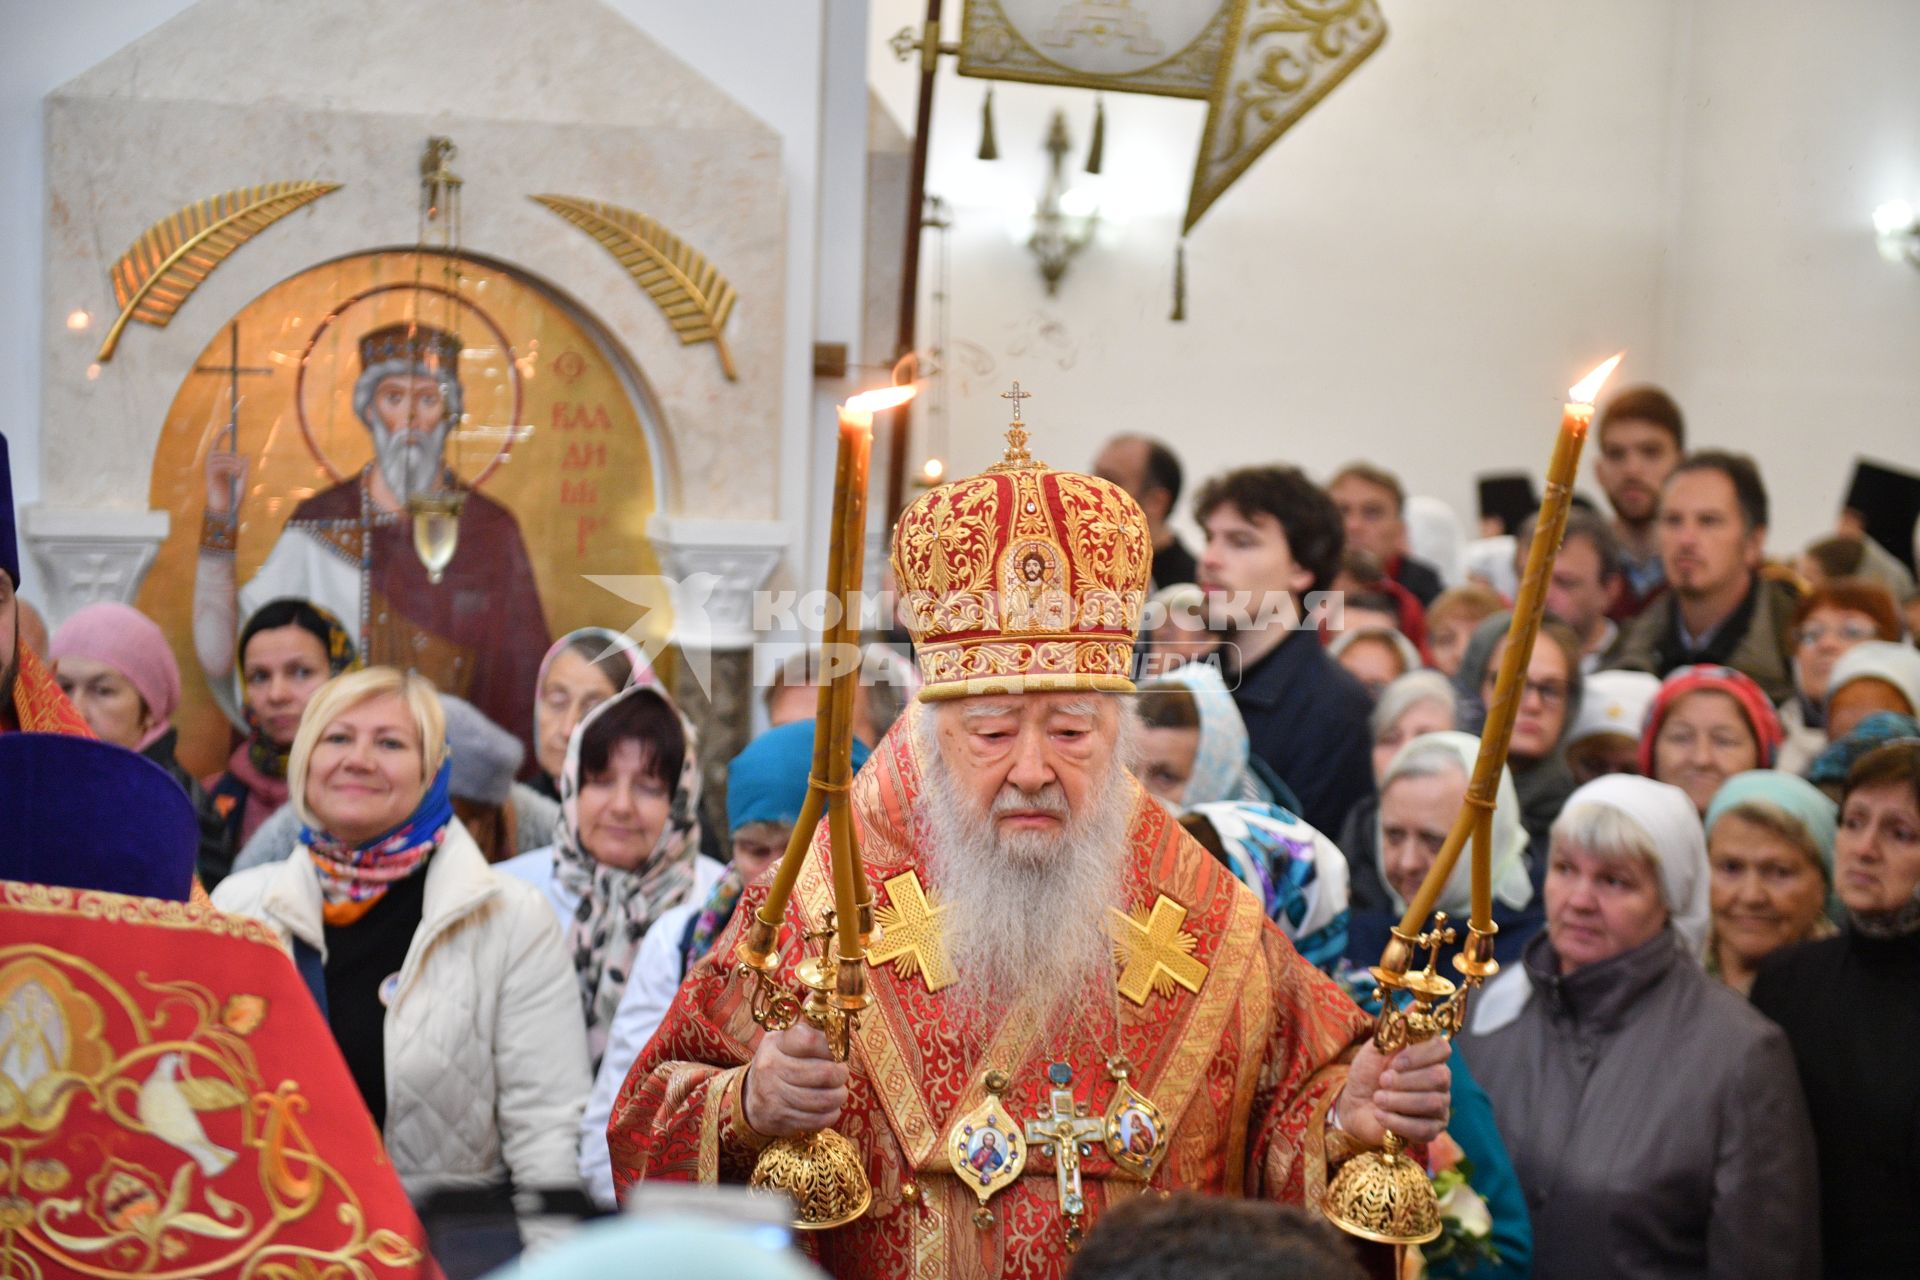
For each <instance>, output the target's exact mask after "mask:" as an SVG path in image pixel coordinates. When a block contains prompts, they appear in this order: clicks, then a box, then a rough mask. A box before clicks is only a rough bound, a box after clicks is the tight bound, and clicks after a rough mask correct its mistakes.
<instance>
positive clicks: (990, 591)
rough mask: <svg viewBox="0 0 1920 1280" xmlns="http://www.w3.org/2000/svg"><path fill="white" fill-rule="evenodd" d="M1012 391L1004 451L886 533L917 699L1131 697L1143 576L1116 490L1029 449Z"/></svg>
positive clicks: (1142, 545) (1141, 534) (1132, 506)
mask: <svg viewBox="0 0 1920 1280" xmlns="http://www.w3.org/2000/svg"><path fill="white" fill-rule="evenodd" d="M1030 394H1031V393H1029V392H1023V391H1021V390H1020V384H1019V383H1017V382H1016V383H1014V384H1013V390H1012V391H1011V392H1008V393H1007V394H1006V396H1005V398H1006V399H1010V400H1012V401H1013V422H1012V424H1011V425H1010V426H1009V427H1008V428H1007V452H1006V456H1005V457H1004V458H1002V459H1001V460H1000V461H999V462H997V463H995V464H994V465H993V466H991V467H988V468H987V469H986V470H985V471H983V472H981V473H980V474H979V475H977V476H971V477H969V478H967V479H965V480H956V481H954V482H953V483H952V484H947V485H942V486H940V487H939V488H937V489H933V490H930V491H929V492H927V493H925V494H922V495H921V496H920V497H919V498H918V499H916V500H915V501H914V502H913V503H912V504H911V505H909V506H908V507H907V509H906V510H905V511H904V512H902V513H901V516H900V521H899V523H898V524H897V525H895V526H894V531H893V574H894V581H895V583H896V585H897V586H898V588H899V592H900V604H901V610H902V613H903V614H904V616H905V617H906V619H907V626H908V629H909V630H910V631H912V633H913V643H914V653H915V656H916V657H917V659H918V660H919V664H920V676H921V680H922V682H923V683H922V687H921V689H920V697H921V699H922V700H923V701H929V702H932V701H939V700H941V699H945V698H968V697H974V696H976V695H979V694H986V693H1021V692H1030V693H1040V692H1049V691H1053V690H1067V689H1093V690H1100V691H1104V692H1109V693H1130V692H1132V691H1133V680H1132V678H1131V671H1132V663H1133V641H1134V636H1135V633H1136V632H1137V631H1138V630H1139V625H1140V611H1141V608H1142V606H1143V605H1144V603H1145V601H1146V594H1147V580H1148V577H1149V574H1150V572H1151V570H1152V568H1153V544H1152V540H1151V539H1150V538H1149V537H1148V536H1147V518H1146V516H1144V515H1142V514H1141V511H1140V507H1139V505H1138V504H1137V503H1135V502H1134V500H1133V499H1132V498H1131V497H1129V496H1128V495H1127V493H1126V491H1125V490H1123V489H1121V488H1120V487H1119V486H1118V485H1115V484H1113V483H1111V482H1109V481H1106V480H1102V479H1100V478H1099V477H1097V476H1087V475H1080V474H1078V473H1077V472H1072V471H1055V470H1053V469H1051V468H1049V467H1048V466H1047V465H1046V464H1045V463H1044V462H1039V461H1036V460H1035V459H1034V458H1033V457H1032V456H1030V455H1029V454H1028V453H1027V432H1026V428H1025V426H1024V424H1022V422H1021V421H1020V401H1021V400H1024V399H1026V398H1027V396H1028V395H1030Z"/></svg>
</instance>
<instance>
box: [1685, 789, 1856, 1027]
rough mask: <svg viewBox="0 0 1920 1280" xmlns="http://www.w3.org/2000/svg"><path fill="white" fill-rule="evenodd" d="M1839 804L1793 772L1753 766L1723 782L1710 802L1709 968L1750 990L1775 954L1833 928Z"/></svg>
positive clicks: (1739, 987)
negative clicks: (1762, 966)
mask: <svg viewBox="0 0 1920 1280" xmlns="http://www.w3.org/2000/svg"><path fill="white" fill-rule="evenodd" d="M1839 813H1840V809H1839V806H1838V805H1836V804H1834V802H1833V801H1831V800H1829V799H1827V797H1826V796H1825V795H1823V794H1821V792H1820V789H1819V788H1818V787H1816V786H1814V785H1813V784H1812V783H1811V782H1808V781H1807V780H1806V779H1804V778H1798V777H1795V776H1794V775H1793V774H1791V773H1781V772H1779V771H1778V770H1774V769H1751V770H1748V771H1747V772H1746V773H1737V774H1735V775H1734V776H1733V777H1731V778H1728V779H1727V780H1726V781H1725V782H1723V783H1721V784H1720V790H1718V791H1717V792H1715V793H1714V796H1713V801H1712V803H1710V804H1709V805H1707V867H1708V870H1709V872H1710V877H1709V879H1708V881H1707V887H1708V901H1709V908H1710V910H1711V911H1712V913H1713V925H1712V931H1711V932H1710V933H1708V935H1707V946H1706V954H1705V955H1704V956H1703V957H1702V959H1703V960H1704V961H1705V963H1706V968H1707V972H1708V973H1709V974H1712V975H1713V976H1714V977H1717V978H1719V979H1720V980H1721V981H1722V982H1724V983H1726V984H1727V985H1728V986H1730V987H1732V988H1733V989H1734V990H1735V991H1738V992H1740V993H1741V994H1742V995H1745V994H1746V993H1747V992H1749V991H1751V990H1752V989H1753V979H1754V975H1755V974H1757V973H1758V972H1759V969H1760V962H1761V961H1763V960H1765V959H1766V958H1767V957H1768V956H1770V955H1772V954H1773V953H1774V952H1776V951H1778V950H1780V949H1781V948H1782V947H1790V946H1793V945H1794V944H1796V943H1800V942H1806V941H1808V940H1809V939H1812V938H1828V937H1832V936H1833V934H1834V933H1835V932H1836V930H1835V928H1834V924H1833V921H1832V920H1829V919H1828V918H1827V906H1828V902H1829V900H1830V899H1831V897H1832V893H1833V835H1834V824H1835V823H1836V822H1837V821H1838V820H1839Z"/></svg>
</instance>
